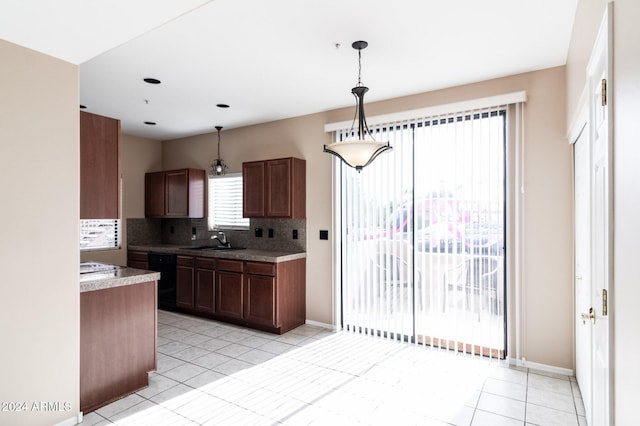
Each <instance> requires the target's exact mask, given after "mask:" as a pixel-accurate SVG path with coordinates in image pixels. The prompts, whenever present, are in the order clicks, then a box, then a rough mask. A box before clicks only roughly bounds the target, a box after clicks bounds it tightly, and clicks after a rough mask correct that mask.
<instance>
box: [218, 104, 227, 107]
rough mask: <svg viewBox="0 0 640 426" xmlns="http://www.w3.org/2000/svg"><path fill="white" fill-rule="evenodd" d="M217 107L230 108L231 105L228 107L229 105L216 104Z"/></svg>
mask: <svg viewBox="0 0 640 426" xmlns="http://www.w3.org/2000/svg"><path fill="white" fill-rule="evenodd" d="M216 106H217V107H218V108H229V105H227V104H216Z"/></svg>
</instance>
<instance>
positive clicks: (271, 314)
mask: <svg viewBox="0 0 640 426" xmlns="http://www.w3.org/2000/svg"><path fill="white" fill-rule="evenodd" d="M181 257H184V258H188V259H189V260H186V259H183V260H182V261H181V259H180V258H181ZM181 263H182V266H180V265H181ZM188 265H191V266H188ZM193 265H195V269H194V267H193ZM181 268H182V272H181ZM194 271H195V272H194ZM177 277H178V279H177V293H178V298H177V303H176V305H177V306H178V307H179V308H182V310H183V311H185V312H189V313H191V314H195V315H203V316H207V317H210V318H215V319H219V320H222V321H227V322H232V323H235V324H241V325H245V326H248V327H253V328H257V329H261V330H265V331H270V332H273V333H279V334H281V333H285V332H287V331H289V330H291V329H293V328H295V327H298V326H300V325H302V324H304V322H305V318H306V309H305V279H306V259H296V260H291V261H287V262H279V263H271V262H253V261H242V260H236V259H220V258H217V259H216V258H204V257H190V256H178V269H177ZM181 289H182V290H181Z"/></svg>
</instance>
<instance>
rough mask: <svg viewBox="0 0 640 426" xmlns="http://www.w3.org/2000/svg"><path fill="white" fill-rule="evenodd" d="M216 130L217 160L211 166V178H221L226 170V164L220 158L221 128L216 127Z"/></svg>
mask: <svg viewBox="0 0 640 426" xmlns="http://www.w3.org/2000/svg"><path fill="white" fill-rule="evenodd" d="M216 130H217V131H218V158H216V161H214V162H213V164H211V167H210V168H211V172H210V174H211V176H222V175H224V174H225V172H226V170H227V163H225V162H224V160H223V159H222V158H220V130H222V126H216Z"/></svg>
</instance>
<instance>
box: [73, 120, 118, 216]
mask: <svg viewBox="0 0 640 426" xmlns="http://www.w3.org/2000/svg"><path fill="white" fill-rule="evenodd" d="M119 145H120V121H119V120H116V119H113V118H109V117H102V116H100V115H96V114H90V113H88V112H80V219H119V218H120V167H119Z"/></svg>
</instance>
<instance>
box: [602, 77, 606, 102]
mask: <svg viewBox="0 0 640 426" xmlns="http://www.w3.org/2000/svg"><path fill="white" fill-rule="evenodd" d="M602 106H607V79H606V78H603V79H602Z"/></svg>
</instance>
